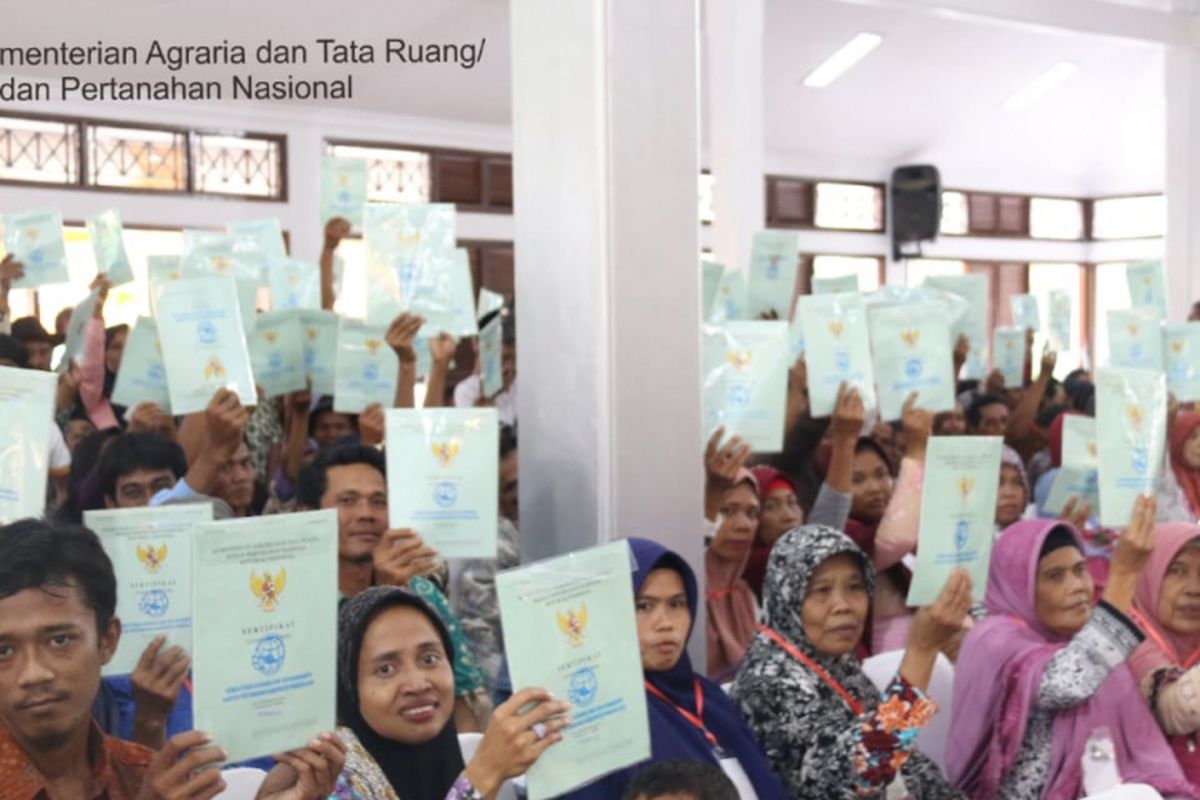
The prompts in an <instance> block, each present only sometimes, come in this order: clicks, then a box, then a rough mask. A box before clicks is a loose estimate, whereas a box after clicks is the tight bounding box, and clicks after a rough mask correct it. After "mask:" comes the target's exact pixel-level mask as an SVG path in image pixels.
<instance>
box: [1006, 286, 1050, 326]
mask: <svg viewBox="0 0 1200 800" xmlns="http://www.w3.org/2000/svg"><path fill="white" fill-rule="evenodd" d="M1008 303H1009V307H1010V308H1011V309H1012V324H1013V327H1014V328H1020V329H1021V330H1023V331H1033V332H1034V333H1037V332H1038V331H1039V330H1041V328H1042V321H1041V320H1042V315H1041V311H1040V309H1039V308H1038V301H1037V298H1036V297H1034V296H1033V295H1031V294H1014V295H1012V296H1010V297H1009V298H1008Z"/></svg>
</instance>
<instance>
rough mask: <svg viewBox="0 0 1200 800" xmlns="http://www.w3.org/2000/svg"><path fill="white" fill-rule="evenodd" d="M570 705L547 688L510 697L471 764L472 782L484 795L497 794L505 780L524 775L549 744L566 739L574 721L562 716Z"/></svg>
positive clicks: (470, 777)
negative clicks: (557, 698) (564, 734)
mask: <svg viewBox="0 0 1200 800" xmlns="http://www.w3.org/2000/svg"><path fill="white" fill-rule="evenodd" d="M526 706H529V708H526ZM570 708H571V706H570V705H569V704H568V703H564V702H562V701H560V700H555V699H554V696H553V695H551V694H550V692H548V691H546V690H545V689H522V690H521V691H519V692H517V693H516V694H515V695H513V696H512V697H511V698H509V700H508V701H507V702H505V703H503V704H502V705H501V706H500V707H499V708H497V709H496V711H495V712H494V713H493V714H492V721H491V722H490V723H489V724H488V729H487V733H485V734H484V735H483V741H481V742H480V743H479V749H478V750H476V751H475V757H474V758H472V759H471V763H470V764H468V765H467V768H466V770H465V774H466V776H467V778H468V779H469V780H470V781H471V785H472V786H474V787H475V789H476V790H477V791H478V792H479V793H480V794H482V795H483V796H484V797H493V796H494V795H495V792H496V791H497V790H498V789H499V788H500V785H501V784H503V783H504V781H506V780H508V779H509V778H515V777H517V776H518V775H523V774H524V773H525V771H526V770H528V769H529V768H530V767H531V766H533V764H534V762H535V761H537V760H538V757H539V756H541V754H542V753H544V752H545V751H546V749H547V748H548V747H551V746H552V745H554V744H556V743H558V742H561V741H562V733H561V731H562V729H563V728H565V727H567V726H568V725H570V724H571V720H570V719H569V718H568V717H565V716H562V715H564V714H566V712H567V711H569V710H570ZM522 712H524V713H522Z"/></svg>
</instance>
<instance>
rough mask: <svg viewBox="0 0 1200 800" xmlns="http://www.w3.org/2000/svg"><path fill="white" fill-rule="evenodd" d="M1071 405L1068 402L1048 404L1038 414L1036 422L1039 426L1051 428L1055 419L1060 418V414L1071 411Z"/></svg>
mask: <svg viewBox="0 0 1200 800" xmlns="http://www.w3.org/2000/svg"><path fill="white" fill-rule="evenodd" d="M1070 410H1071V407H1070V406H1069V405H1067V404H1066V403H1055V404H1054V405H1052V406H1046V407H1045V408H1043V409H1042V410H1041V411H1039V412H1038V414H1037V419H1036V423H1037V426H1038V427H1039V428H1049V427H1050V426H1051V425H1053V424H1054V420H1056V419H1058V415H1059V414H1062V413H1065V412H1067V411H1070Z"/></svg>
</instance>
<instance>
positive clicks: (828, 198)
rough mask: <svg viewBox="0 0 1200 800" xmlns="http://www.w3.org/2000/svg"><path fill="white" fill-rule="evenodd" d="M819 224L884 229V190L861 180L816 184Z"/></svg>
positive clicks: (857, 229) (847, 228) (817, 221)
mask: <svg viewBox="0 0 1200 800" xmlns="http://www.w3.org/2000/svg"><path fill="white" fill-rule="evenodd" d="M816 191H817V200H816V203H817V218H816V225H817V227H818V228H839V229H846V230H856V231H881V230H883V190H882V189H881V188H879V187H878V186H868V185H866V184H861V183H818V184H817V190H816Z"/></svg>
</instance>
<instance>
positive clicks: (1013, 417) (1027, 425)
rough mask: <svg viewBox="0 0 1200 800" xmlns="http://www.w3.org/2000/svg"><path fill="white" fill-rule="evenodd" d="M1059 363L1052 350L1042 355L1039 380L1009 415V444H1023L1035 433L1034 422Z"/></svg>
mask: <svg viewBox="0 0 1200 800" xmlns="http://www.w3.org/2000/svg"><path fill="white" fill-rule="evenodd" d="M1057 361H1058V356H1057V354H1055V353H1054V352H1052V351H1051V350H1046V351H1045V352H1044V353H1042V367H1041V372H1040V373H1038V377H1037V380H1036V381H1034V382H1033V384H1032V385H1031V386H1029V387H1028V388H1027V389H1025V391H1024V392H1023V393H1022V394H1021V400H1020V401H1019V402H1018V403H1017V405H1016V407H1015V408H1014V409H1013V410H1012V414H1010V415H1009V418H1008V427H1007V428H1006V429H1005V431H1004V439H1005V441H1006V442H1008V443H1009V444H1012V445H1014V446H1016V445H1019V444H1023V443H1025V441H1026V440H1027V439H1028V438H1029V434H1030V433H1032V432H1033V422H1034V420H1035V419H1036V418H1037V412H1038V408H1040V407H1041V405H1042V398H1044V397H1045V396H1046V389H1047V388H1048V387H1049V386H1050V379H1051V378H1052V377H1054V365H1055V364H1056V363H1057Z"/></svg>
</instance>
